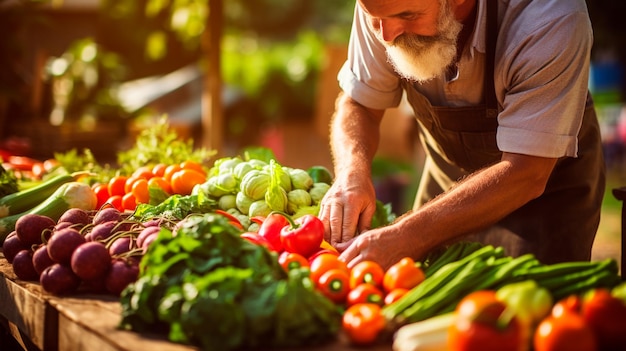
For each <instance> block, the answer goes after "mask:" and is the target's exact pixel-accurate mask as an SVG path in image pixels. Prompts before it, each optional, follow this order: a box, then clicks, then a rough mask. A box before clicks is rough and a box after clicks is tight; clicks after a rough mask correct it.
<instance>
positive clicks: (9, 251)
mask: <svg viewBox="0 0 626 351" xmlns="http://www.w3.org/2000/svg"><path fill="white" fill-rule="evenodd" d="M21 250H28V246H27V245H24V243H22V241H21V240H20V238H19V237H18V236H17V233H16V232H15V231H12V232H11V233H10V234H9V235H8V236H7V237H6V239H4V243H2V253H3V254H4V257H5V258H6V259H7V261H9V263H13V257H15V255H16V254H17V253H18V252H20V251H21Z"/></svg>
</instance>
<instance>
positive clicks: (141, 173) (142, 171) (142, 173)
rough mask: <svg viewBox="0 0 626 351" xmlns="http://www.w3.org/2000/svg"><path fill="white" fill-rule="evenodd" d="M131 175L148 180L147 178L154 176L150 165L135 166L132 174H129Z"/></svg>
mask: <svg viewBox="0 0 626 351" xmlns="http://www.w3.org/2000/svg"><path fill="white" fill-rule="evenodd" d="M131 177H135V178H143V179H145V180H148V179H150V178H152V177H154V173H153V172H152V167H149V166H143V167H139V168H137V169H136V170H135V171H134V172H133V174H131Z"/></svg>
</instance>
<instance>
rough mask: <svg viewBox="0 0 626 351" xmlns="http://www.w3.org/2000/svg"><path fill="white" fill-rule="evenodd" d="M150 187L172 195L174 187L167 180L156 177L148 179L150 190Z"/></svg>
mask: <svg viewBox="0 0 626 351" xmlns="http://www.w3.org/2000/svg"><path fill="white" fill-rule="evenodd" d="M150 187H158V188H161V189H162V190H163V191H165V192H166V193H168V194H170V193H171V192H172V187H171V186H170V182H168V181H167V180H165V178H163V177H160V176H154V177H152V178H150V179H148V188H150Z"/></svg>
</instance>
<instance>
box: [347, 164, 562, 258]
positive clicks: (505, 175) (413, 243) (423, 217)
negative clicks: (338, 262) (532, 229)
mask: <svg viewBox="0 0 626 351" xmlns="http://www.w3.org/2000/svg"><path fill="white" fill-rule="evenodd" d="M555 164H556V159H553V158H542V157H534V156H527V155H519V154H511V153H505V154H503V156H502V160H501V161H500V162H498V163H497V164H494V165H492V166H490V167H487V168H485V169H483V170H480V171H478V172H475V173H473V174H472V175H470V176H468V177H467V178H466V179H464V180H463V181H461V182H459V184H457V185H456V186H454V187H453V188H452V189H450V190H449V191H447V192H445V193H444V194H442V195H440V196H438V197H436V198H435V199H433V200H431V201H430V202H428V203H427V204H425V205H424V206H423V207H421V208H419V209H417V210H415V211H413V212H410V213H408V214H406V215H404V216H402V217H401V218H399V219H398V221H396V222H395V223H394V224H393V225H390V226H387V227H383V228H378V229H373V230H371V231H368V232H366V233H364V234H363V235H361V236H358V237H357V238H356V239H355V240H354V241H353V242H352V243H350V245H348V244H346V245H340V246H339V248H340V249H345V251H344V252H343V253H342V255H341V257H342V259H344V260H345V261H346V262H349V265H350V266H352V265H354V264H356V263H358V262H359V261H361V260H364V259H372V260H375V261H377V262H379V263H381V264H382V265H390V264H392V263H393V262H396V261H397V260H398V259H400V258H402V257H404V256H410V257H415V258H420V257H423V256H424V255H425V254H427V253H428V252H429V251H430V250H432V249H433V248H435V247H436V246H438V245H440V244H442V243H445V242H446V241H448V240H451V239H453V238H458V237H461V236H462V235H466V234H470V233H472V232H476V231H478V230H481V229H484V228H487V227H489V226H490V225H493V224H495V223H496V222H497V221H498V220H500V219H502V218H503V217H505V216H506V215H508V214H509V213H511V212H512V211H514V210H516V209H517V208H519V207H521V206H522V205H524V204H526V203H527V202H528V201H530V200H532V199H534V198H536V197H538V196H540V195H541V194H542V193H543V191H544V189H545V185H546V183H547V181H548V178H549V177H550V174H551V172H552V169H553V168H554V165H555Z"/></svg>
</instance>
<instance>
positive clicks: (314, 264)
mask: <svg viewBox="0 0 626 351" xmlns="http://www.w3.org/2000/svg"><path fill="white" fill-rule="evenodd" d="M309 262H310V269H311V275H310V276H311V280H312V281H313V282H314V283H317V281H318V280H319V278H320V277H321V276H322V274H324V273H325V272H326V271H328V270H331V269H333V268H340V269H343V270H344V271H346V273H349V272H350V269H349V268H348V265H347V264H346V263H345V262H343V261H341V260H339V256H337V255H335V254H332V253H323V254H321V255H319V256H317V257H315V258H314V259H313V260H309ZM348 284H349V283H348Z"/></svg>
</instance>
